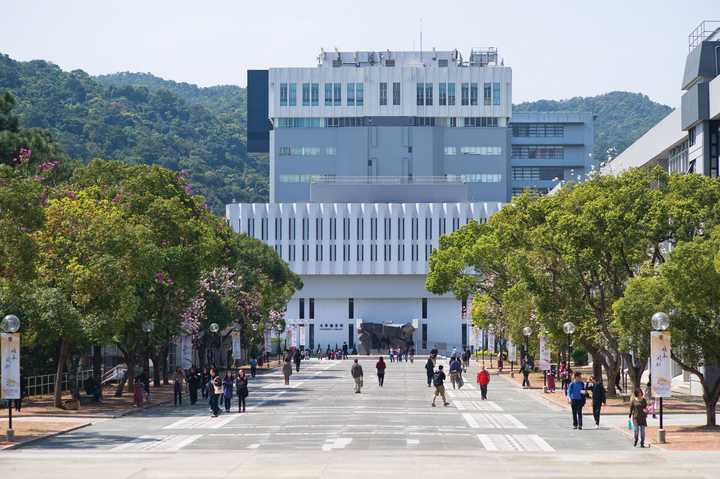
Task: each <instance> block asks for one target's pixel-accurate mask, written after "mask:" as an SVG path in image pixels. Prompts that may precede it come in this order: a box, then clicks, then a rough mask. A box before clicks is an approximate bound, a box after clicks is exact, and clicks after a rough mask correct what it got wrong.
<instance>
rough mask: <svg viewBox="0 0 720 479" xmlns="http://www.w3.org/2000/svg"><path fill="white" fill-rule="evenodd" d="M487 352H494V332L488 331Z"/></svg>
mask: <svg viewBox="0 0 720 479" xmlns="http://www.w3.org/2000/svg"><path fill="white" fill-rule="evenodd" d="M487 350H488V352H490V353H494V352H495V333H488V348H487Z"/></svg>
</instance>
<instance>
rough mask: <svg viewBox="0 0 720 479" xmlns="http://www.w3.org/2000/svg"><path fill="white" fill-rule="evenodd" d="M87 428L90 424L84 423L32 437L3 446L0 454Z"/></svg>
mask: <svg viewBox="0 0 720 479" xmlns="http://www.w3.org/2000/svg"><path fill="white" fill-rule="evenodd" d="M88 426H92V423H91V422H86V423H85V424H79V425H77V426H73V427H70V428H67V429H64V430H62V431H56V432H53V433H50V434H47V435H45V436H38V437H33V438H30V439H26V440H24V441H20V442H15V443H13V444H10V445H9V446H4V447H3V448H2V449H0V453H1V452H2V451H9V450H11V449H19V448H21V447H24V446H27V445H28V444H32V443H33V442H37V441H42V440H43V439H49V438H51V437H55V436H59V435H60V434H66V433H68V432H72V431H77V430H78V429H82V428H84V427H88Z"/></svg>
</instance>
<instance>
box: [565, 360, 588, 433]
mask: <svg viewBox="0 0 720 479" xmlns="http://www.w3.org/2000/svg"><path fill="white" fill-rule="evenodd" d="M567 397H568V400H569V401H570V407H571V409H572V417H573V429H582V409H583V406H584V405H585V383H584V382H583V379H582V374H580V372H576V373H575V374H574V375H573V382H572V383H571V384H570V386H568V388H567Z"/></svg>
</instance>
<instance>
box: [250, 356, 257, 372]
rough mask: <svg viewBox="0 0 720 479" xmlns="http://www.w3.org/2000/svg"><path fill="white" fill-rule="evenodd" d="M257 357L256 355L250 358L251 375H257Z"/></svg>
mask: <svg viewBox="0 0 720 479" xmlns="http://www.w3.org/2000/svg"><path fill="white" fill-rule="evenodd" d="M257 364H258V362H257V359H255V356H253V357H252V358H250V376H252V377H255V374H257Z"/></svg>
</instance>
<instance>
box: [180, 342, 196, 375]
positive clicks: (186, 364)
mask: <svg viewBox="0 0 720 479" xmlns="http://www.w3.org/2000/svg"><path fill="white" fill-rule="evenodd" d="M192 359H193V350H192V337H191V336H180V367H181V368H183V369H190V368H191V367H192V363H193V360H192Z"/></svg>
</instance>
